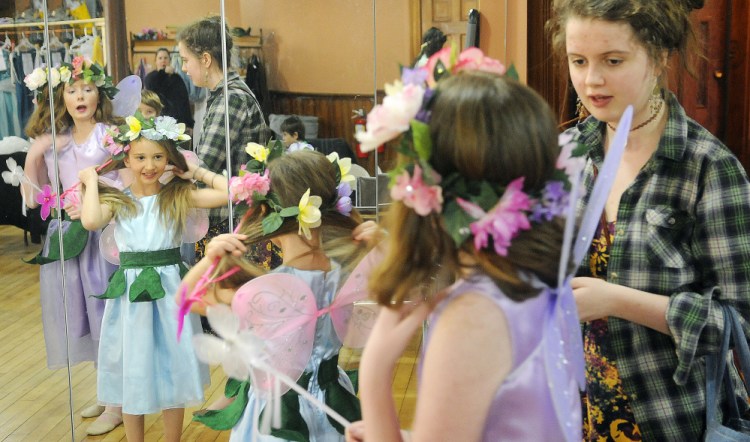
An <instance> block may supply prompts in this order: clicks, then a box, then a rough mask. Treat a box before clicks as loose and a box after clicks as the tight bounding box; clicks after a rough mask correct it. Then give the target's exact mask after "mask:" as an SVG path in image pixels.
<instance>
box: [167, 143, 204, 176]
mask: <svg viewBox="0 0 750 442" xmlns="http://www.w3.org/2000/svg"><path fill="white" fill-rule="evenodd" d="M181 153H182V156H183V157H185V163H186V164H187V167H188V170H181V169H179V168H177V167H173V168H172V173H174V174H175V175H177V176H178V177H180V178H182V179H184V180H192V179H193V178H195V172H196V171H197V170H198V168H199V167H200V160H199V159H198V156H197V155H195V154H194V153H193V152H190V151H189V150H184V151H181Z"/></svg>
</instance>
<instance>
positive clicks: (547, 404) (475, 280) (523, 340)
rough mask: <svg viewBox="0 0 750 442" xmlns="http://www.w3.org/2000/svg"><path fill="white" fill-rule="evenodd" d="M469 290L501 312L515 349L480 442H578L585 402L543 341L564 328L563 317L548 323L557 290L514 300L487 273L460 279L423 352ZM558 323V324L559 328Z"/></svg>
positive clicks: (566, 367)
mask: <svg viewBox="0 0 750 442" xmlns="http://www.w3.org/2000/svg"><path fill="white" fill-rule="evenodd" d="M467 292H472V293H481V294H483V295H485V296H487V297H488V298H489V299H491V300H492V301H494V302H495V303H496V304H497V305H498V307H500V309H502V311H503V312H504V314H505V318H506V320H507V322H508V328H509V331H510V338H511V345H512V347H513V350H512V354H513V365H512V368H511V371H510V373H509V374H508V376H507V377H506V378H505V380H504V381H503V383H502V384H501V385H500V387H499V388H498V390H497V392H496V393H495V398H494V399H493V400H492V404H491V405H490V409H489V412H488V415H487V420H486V421H485V423H484V431H483V434H482V439H481V440H483V441H488V442H489V441H499V440H502V441H505V442H514V441H518V442H521V441H523V442H527V441H555V442H559V441H566V440H567V441H573V440H575V441H580V440H581V404H580V393H579V391H578V386H577V384H576V380H575V379H574V376H573V374H572V371H571V370H570V366H569V364H568V362H567V361H565V360H562V361H561V362H560V364H558V360H559V359H560V358H559V354H558V353H555V352H554V351H553V348H559V347H556V346H548V345H546V343H545V339H548V337H549V336H554V335H555V334H554V333H549V334H548V333H545V330H549V329H550V328H548V327H547V325H551V326H553V327H558V328H557V329H559V328H562V327H565V325H564V324H563V322H562V319H559V317H558V319H555V320H552V321H550V319H549V318H550V317H553V318H555V317H556V316H554V315H551V312H553V311H556V308H555V303H556V299H555V298H556V295H555V294H554V292H552V291H551V290H549V289H542V290H541V293H540V294H539V296H537V297H535V298H532V299H529V300H526V301H524V302H515V301H513V300H511V299H510V298H508V297H507V296H505V295H504V294H503V293H502V292H501V291H500V289H499V288H498V287H497V286H496V285H495V284H494V283H493V282H492V280H491V279H490V278H489V277H487V276H486V275H484V274H475V275H473V276H472V277H471V278H470V279H463V280H460V281H458V282H456V283H455V284H454V285H453V286H452V287H451V289H450V294H449V295H448V296H447V297H446V299H444V300H443V301H441V302H440V304H438V305H437V307H436V308H435V311H434V312H433V313H432V315H431V316H430V319H429V321H430V322H429V324H430V327H428V331H427V335H426V337H425V348H429V347H428V346H429V344H430V337H431V330H433V329H434V327H435V325H436V324H437V323H438V322H439V321H440V315H441V314H442V312H443V310H444V309H445V307H446V306H447V305H448V304H450V302H452V301H453V300H455V299H456V297H458V296H460V295H462V294H464V293H467ZM557 321H560V322H559V323H557V324H556V323H555V322H557ZM550 322H551V323H550ZM558 336H559V335H558ZM556 339H559V337H558V338H556ZM553 359H554V361H551V360H553ZM550 362H552V363H550ZM551 370H552V371H554V373H551V372H550V371H551ZM420 372H421V367H420ZM556 404H557V407H558V408H559V410H558V411H556V410H555V408H556Z"/></svg>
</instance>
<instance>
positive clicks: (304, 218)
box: [297, 189, 323, 240]
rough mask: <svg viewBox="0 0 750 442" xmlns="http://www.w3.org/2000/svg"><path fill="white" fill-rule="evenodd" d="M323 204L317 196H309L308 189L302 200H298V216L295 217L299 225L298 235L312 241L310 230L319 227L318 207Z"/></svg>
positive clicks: (319, 214) (319, 215)
mask: <svg viewBox="0 0 750 442" xmlns="http://www.w3.org/2000/svg"><path fill="white" fill-rule="evenodd" d="M321 204H323V199H322V198H321V197H319V196H317V195H312V196H310V189H307V192H305V194H304V195H302V198H300V200H299V215H297V222H298V223H299V231H298V232H297V233H298V234H299V235H302V234H303V233H304V234H305V238H307V239H308V240H309V239H312V234H311V233H310V229H313V228H315V227H319V226H320V217H321V213H320V205H321Z"/></svg>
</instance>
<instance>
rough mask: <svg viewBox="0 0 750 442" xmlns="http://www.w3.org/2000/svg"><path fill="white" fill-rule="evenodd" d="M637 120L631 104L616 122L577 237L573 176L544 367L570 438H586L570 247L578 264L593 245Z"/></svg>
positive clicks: (577, 182) (547, 325) (547, 323)
mask: <svg viewBox="0 0 750 442" xmlns="http://www.w3.org/2000/svg"><path fill="white" fill-rule="evenodd" d="M632 118H633V108H632V106H628V107H627V109H625V112H624V113H623V115H622V117H621V118H620V123H619V124H618V125H617V131H616V133H615V137H614V139H613V141H612V144H611V145H610V148H609V151H608V152H607V156H606V157H605V159H604V164H603V165H602V168H601V170H600V171H599V174H598V177H597V181H596V183H595V184H594V188H593V189H592V192H591V197H590V198H589V203H588V206H587V207H586V210H585V211H584V215H583V218H582V220H581V227H580V229H579V230H578V235H577V237H576V238H575V241H572V239H573V230H574V224H575V219H576V217H575V210H576V205H577V198H576V197H575V196H577V195H579V192H578V188H579V187H580V185H581V179H580V176H579V177H578V178H577V179H573V180H572V182H573V189H572V191H571V201H570V205H569V207H568V216H567V222H566V225H565V236H564V243H563V244H564V246H563V251H562V256H561V259H560V268H559V273H558V283H559V284H558V287H557V289H555V290H554V293H553V295H552V300H553V301H552V302H551V303H550V305H549V308H548V310H547V312H546V318H545V322H544V324H545V330H544V333H545V339H544V340H543V342H544V355H545V357H544V362H545V370H546V373H547V382H548V384H549V385H550V391H551V392H552V403H553V406H554V409H555V414H556V416H557V422H558V425H560V427H561V429H562V430H563V432H564V434H565V435H566V440H568V441H573V440H580V439H581V435H580V421H581V416H580V413H581V407H580V403H579V398H578V393H577V392H576V388H575V387H576V386H577V387H578V388H579V389H581V390H583V388H584V387H585V378H584V359H583V341H582V337H581V332H580V323H579V320H578V308H577V306H576V303H575V298H574V297H573V290H572V289H571V287H570V278H572V275H568V274H567V268H568V259H569V258H570V250H571V246H570V245H571V244H572V249H573V262H574V263H579V262H580V261H581V259H583V254H584V253H585V251H586V248H587V247H588V246H589V245H590V244H591V238H592V236H593V234H594V230H595V228H596V225H597V223H598V221H599V217H600V216H601V213H602V211H603V210H604V203H605V202H606V200H607V196H608V195H609V191H610V190H611V188H612V183H613V181H614V178H615V175H616V174H617V167H618V166H619V164H620V160H621V159H622V154H623V152H624V151H625V145H626V144H627V139H628V132H630V125H631V122H632ZM548 290H551V289H548ZM576 384H577V385H576Z"/></svg>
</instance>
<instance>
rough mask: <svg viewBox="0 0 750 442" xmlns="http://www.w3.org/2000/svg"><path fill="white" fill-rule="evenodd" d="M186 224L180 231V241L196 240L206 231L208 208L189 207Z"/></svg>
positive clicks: (190, 241)
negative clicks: (182, 230)
mask: <svg viewBox="0 0 750 442" xmlns="http://www.w3.org/2000/svg"><path fill="white" fill-rule="evenodd" d="M186 224H187V225H186V226H185V231H184V232H182V242H184V243H194V242H198V241H200V240H201V239H203V237H204V236H206V233H208V210H206V209H190V210H189V211H188V216H187V223H186Z"/></svg>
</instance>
